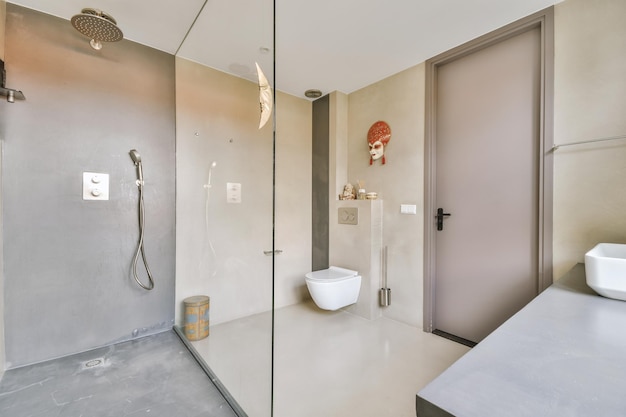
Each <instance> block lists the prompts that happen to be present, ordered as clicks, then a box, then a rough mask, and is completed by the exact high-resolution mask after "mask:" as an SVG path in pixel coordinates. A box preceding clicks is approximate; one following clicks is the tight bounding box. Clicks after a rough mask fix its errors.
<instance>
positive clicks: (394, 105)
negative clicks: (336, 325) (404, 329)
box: [348, 64, 425, 327]
mask: <svg viewBox="0 0 626 417" xmlns="http://www.w3.org/2000/svg"><path fill="white" fill-rule="evenodd" d="M424 71H425V66H424V64H420V65H417V66H415V67H412V68H409V69H407V70H405V71H403V72H400V73H398V74H396V75H393V76H391V77H389V78H386V79H384V80H381V81H379V82H377V83H375V84H373V85H370V86H368V87H365V88H363V89H361V90H359V91H356V92H354V93H352V94H350V95H349V108H348V120H349V121H348V181H349V182H351V183H352V184H356V183H357V181H359V180H360V181H362V182H363V183H364V185H365V189H366V190H367V191H368V192H369V191H375V192H377V193H378V196H379V198H382V199H383V200H384V209H383V212H384V214H383V246H387V248H388V261H387V262H388V269H387V276H388V287H389V288H391V293H392V302H391V305H390V306H389V307H385V308H384V309H383V314H384V315H385V316H387V317H390V318H392V319H395V320H398V321H401V322H404V323H406V324H409V325H412V326H416V327H421V326H422V316H423V314H422V296H423V244H424V243H423V234H424V233H423V223H424V94H425V93H424V85H425V79H424V77H425V72H424ZM378 120H383V121H385V122H387V123H388V124H389V126H390V127H391V140H390V142H389V144H388V146H387V148H386V150H385V157H386V164H385V165H382V164H381V162H380V160H379V161H375V162H374V164H373V165H370V164H369V160H370V158H369V147H368V142H367V132H368V130H369V128H370V126H371V125H372V124H373V123H374V122H376V121H378ZM401 204H410V205H415V206H416V209H417V214H415V215H407V214H400V205H401Z"/></svg>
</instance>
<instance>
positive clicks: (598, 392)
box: [416, 264, 626, 417]
mask: <svg viewBox="0 0 626 417" xmlns="http://www.w3.org/2000/svg"><path fill="white" fill-rule="evenodd" d="M416 406H417V415H418V417H438V416H450V415H453V416H457V417H471V416H480V417H487V416H494V417H495V416H497V417H503V416H506V417H516V416H524V417H530V416H532V417H536V416H542V417H547V416H555V417H556V416H558V417H564V416H602V417H609V416H620V417H623V416H626V302H624V301H618V300H611V299H608V298H604V297H601V296H599V295H597V294H596V293H595V292H594V291H593V290H592V289H590V288H589V287H588V286H587V284H586V283H585V267H584V265H583V264H578V265H576V266H575V267H574V268H573V269H572V270H571V271H569V272H568V273H567V274H566V275H565V276H564V277H563V278H561V279H560V280H558V281H557V282H556V283H555V284H553V285H552V286H551V287H550V288H548V289H547V290H545V291H544V292H543V293H541V294H540V295H539V296H538V297H537V298H535V299H534V300H533V301H532V302H531V303H529V304H528V305H527V306H526V307H524V308H523V309H522V310H520V311H519V312H518V313H517V314H516V315H514V316H513V317H512V318H511V319H509V320H508V321H507V322H505V323H504V324H503V325H502V326H500V327H499V328H498V329H497V330H496V331H494V332H493V333H492V334H490V335H489V336H488V337H487V338H485V339H484V340H483V341H482V342H481V343H479V344H478V345H477V346H476V347H474V348H473V349H472V350H471V351H470V352H468V353H467V354H466V355H465V356H463V357H462V358H461V359H459V360H458V361H457V362H455V363H454V364H453V365H452V366H451V367H450V368H448V369H447V370H446V371H445V372H444V373H442V374H441V375H440V376H439V377H437V378H436V379H435V380H433V381H432V382H431V383H430V384H429V385H427V386H426V387H425V388H424V389H422V390H421V391H420V392H419V393H418V394H417V402H416Z"/></svg>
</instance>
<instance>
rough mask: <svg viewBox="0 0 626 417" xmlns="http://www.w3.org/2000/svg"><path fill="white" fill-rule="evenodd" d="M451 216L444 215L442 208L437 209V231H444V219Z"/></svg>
mask: <svg viewBox="0 0 626 417" xmlns="http://www.w3.org/2000/svg"><path fill="white" fill-rule="evenodd" d="M444 216H445V217H448V216H451V214H450V213H444V212H443V209H442V208H438V209H437V215H436V216H435V217H436V218H437V230H443V218H444Z"/></svg>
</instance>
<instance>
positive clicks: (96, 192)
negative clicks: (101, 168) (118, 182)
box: [83, 172, 109, 200]
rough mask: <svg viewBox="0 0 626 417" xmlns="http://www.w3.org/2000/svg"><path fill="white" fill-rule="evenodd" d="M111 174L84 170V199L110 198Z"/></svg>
mask: <svg viewBox="0 0 626 417" xmlns="http://www.w3.org/2000/svg"><path fill="white" fill-rule="evenodd" d="M108 199H109V174H102V173H99V172H83V200H108Z"/></svg>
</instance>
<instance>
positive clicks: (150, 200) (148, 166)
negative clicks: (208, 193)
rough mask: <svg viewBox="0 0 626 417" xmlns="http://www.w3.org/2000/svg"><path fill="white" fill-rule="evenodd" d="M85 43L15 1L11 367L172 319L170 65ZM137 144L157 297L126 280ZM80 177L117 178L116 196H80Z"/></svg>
mask: <svg viewBox="0 0 626 417" xmlns="http://www.w3.org/2000/svg"><path fill="white" fill-rule="evenodd" d="M88 41H89V40H88V39H86V38H85V37H84V36H82V35H80V34H79V33H78V32H76V31H75V30H74V29H73V28H72V26H71V24H70V23H69V21H68V20H64V19H59V18H55V17H52V16H49V15H45V14H41V13H38V12H35V11H32V10H29V9H25V8H21V7H19V6H15V5H12V4H8V5H7V30H6V51H5V53H6V63H7V72H8V74H9V77H10V80H11V85H12V86H13V88H17V89H21V90H22V91H24V93H25V95H26V98H27V100H26V101H22V102H16V103H15V104H12V105H6V104H3V105H2V107H3V108H2V110H1V111H0V129H1V137H2V138H3V150H4V154H3V155H2V158H3V159H2V167H3V170H4V172H3V178H2V187H3V195H2V200H3V205H4V207H3V208H4V210H3V221H4V276H5V289H4V303H5V343H6V366H7V368H13V367H17V366H21V365H24V364H28V363H33V362H38V361H42V360H45V359H49V358H53V357H58V356H64V355H67V354H70V353H74V352H79V351H84V350H88V349H91V348H94V347H98V346H103V345H108V344H110V343H113V342H118V341H122V340H127V339H131V338H133V337H134V336H143V335H146V334H150V333H156V332H159V331H161V330H163V329H165V328H169V327H171V325H172V324H173V319H174V270H175V85H174V81H175V77H174V75H175V74H174V57H173V56H172V55H168V54H166V53H163V52H160V51H157V50H154V49H151V48H148V47H145V46H141V45H138V44H136V43H133V42H129V41H122V42H119V43H114V44H105V45H104V48H103V49H102V50H101V51H95V50H93V49H92V48H91V47H90V46H89V42H88ZM132 148H136V149H137V150H138V151H139V153H140V154H141V156H142V159H143V162H144V165H143V167H144V174H145V210H146V235H145V247H146V254H147V257H148V261H149V262H150V267H151V269H152V271H153V273H154V275H155V280H156V284H155V289H154V290H153V291H150V292H148V291H145V290H143V289H141V288H139V287H138V286H137V285H136V283H135V282H134V281H133V278H132V275H131V262H132V258H133V255H134V251H135V248H136V244H137V239H138V235H139V233H138V211H137V202H138V190H137V186H136V185H135V180H136V171H135V167H134V165H133V163H132V161H131V159H130V157H129V155H128V151H129V150H130V149H132ZM85 171H88V172H101V173H108V174H109V175H110V199H109V200H108V201H84V200H83V199H82V173H83V172H85ZM139 270H140V273H141V275H140V276H141V277H142V278H144V279H145V273H144V271H143V270H142V267H141V263H140V264H139ZM134 330H136V332H135V334H133V331H134Z"/></svg>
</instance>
